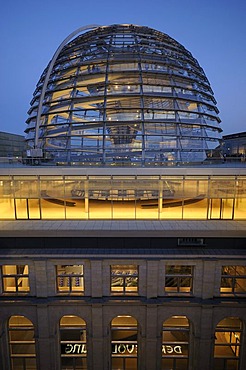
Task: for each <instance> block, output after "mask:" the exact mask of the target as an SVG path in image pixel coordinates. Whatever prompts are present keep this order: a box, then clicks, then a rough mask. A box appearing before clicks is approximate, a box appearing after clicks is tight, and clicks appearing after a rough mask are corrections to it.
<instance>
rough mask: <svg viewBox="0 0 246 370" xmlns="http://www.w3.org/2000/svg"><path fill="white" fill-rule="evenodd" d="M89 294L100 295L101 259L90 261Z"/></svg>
mask: <svg viewBox="0 0 246 370" xmlns="http://www.w3.org/2000/svg"><path fill="white" fill-rule="evenodd" d="M91 296H92V297H102V261H91Z"/></svg>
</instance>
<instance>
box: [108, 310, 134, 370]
mask: <svg viewBox="0 0 246 370" xmlns="http://www.w3.org/2000/svg"><path fill="white" fill-rule="evenodd" d="M137 346H138V325H137V320H136V319H135V318H134V317H132V316H117V317H115V318H114V319H113V320H112V322H111V369H112V370H137V369H138V355H137Z"/></svg>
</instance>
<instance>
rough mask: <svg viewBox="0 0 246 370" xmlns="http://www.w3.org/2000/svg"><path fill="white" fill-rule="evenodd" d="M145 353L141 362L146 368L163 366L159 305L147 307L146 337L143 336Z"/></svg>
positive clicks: (150, 369)
mask: <svg viewBox="0 0 246 370" xmlns="http://www.w3.org/2000/svg"><path fill="white" fill-rule="evenodd" d="M143 341H145V343H144V344H145V346H143V350H144V354H143V355H142V356H141V362H142V363H143V364H144V365H145V367H143V368H142V367H141V370H142V369H146V370H156V369H160V368H161V363H160V361H161V338H160V333H159V332H158V327H157V306H156V305H151V306H148V307H147V312H146V337H145V338H143Z"/></svg>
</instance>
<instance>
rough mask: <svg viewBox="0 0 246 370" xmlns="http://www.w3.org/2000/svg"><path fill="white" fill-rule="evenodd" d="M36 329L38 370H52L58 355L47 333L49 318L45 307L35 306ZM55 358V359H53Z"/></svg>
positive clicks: (52, 340)
mask: <svg viewBox="0 0 246 370" xmlns="http://www.w3.org/2000/svg"><path fill="white" fill-rule="evenodd" d="M37 323H38V325H37V328H38V333H37V335H36V342H37V343H36V347H37V361H38V368H39V369H45V370H54V369H56V368H55V363H56V362H57V361H56V358H58V353H57V350H56V348H55V342H54V339H52V338H50V333H49V328H50V326H49V317H48V309H47V306H46V305H42V306H41V305H38V306H37ZM54 356H56V358H54Z"/></svg>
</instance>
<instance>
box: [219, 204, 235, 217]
mask: <svg viewBox="0 0 246 370" xmlns="http://www.w3.org/2000/svg"><path fill="white" fill-rule="evenodd" d="M232 215H233V199H222V214H221V218H222V219H229V220H232Z"/></svg>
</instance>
